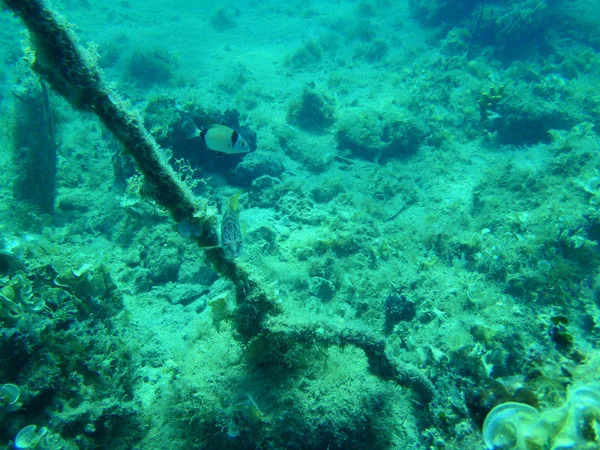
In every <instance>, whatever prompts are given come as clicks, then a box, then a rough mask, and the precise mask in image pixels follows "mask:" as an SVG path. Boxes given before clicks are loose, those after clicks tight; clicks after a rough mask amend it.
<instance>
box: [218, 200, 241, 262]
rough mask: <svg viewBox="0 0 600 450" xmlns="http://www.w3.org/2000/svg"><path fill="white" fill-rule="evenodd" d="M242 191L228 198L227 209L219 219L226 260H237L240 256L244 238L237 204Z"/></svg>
mask: <svg viewBox="0 0 600 450" xmlns="http://www.w3.org/2000/svg"><path fill="white" fill-rule="evenodd" d="M240 195H242V191H241V190H240V191H239V192H238V193H237V194H235V195H232V196H231V197H229V201H228V202H227V209H226V210H225V213H224V214H223V218H222V219H221V247H222V248H223V251H224V252H225V257H226V258H228V259H233V258H237V257H238V256H240V255H241V254H242V250H243V247H244V245H243V244H244V242H243V241H244V238H243V237H242V229H241V227H240V219H239V215H238V204H239V200H240Z"/></svg>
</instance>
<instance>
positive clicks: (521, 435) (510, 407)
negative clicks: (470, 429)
mask: <svg viewBox="0 0 600 450" xmlns="http://www.w3.org/2000/svg"><path fill="white" fill-rule="evenodd" d="M539 420H540V414H539V412H538V410H537V409H535V408H534V407H532V406H529V405H526V404H524V403H517V402H507V403H502V404H501V405H498V406H497V407H495V408H494V409H492V410H491V411H490V413H489V414H488V415H487V417H486V418H485V422H484V423H483V440H484V442H485V444H486V446H487V448H488V449H490V450H493V449H496V448H503V449H509V448H510V449H514V450H527V449H528V448H530V447H529V446H530V445H531V442H534V441H535V440H537V439H538V436H536V434H535V433H534V431H533V430H534V427H535V426H536V425H537V424H538V422H539Z"/></svg>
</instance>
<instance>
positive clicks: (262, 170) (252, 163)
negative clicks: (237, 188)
mask: <svg viewBox="0 0 600 450" xmlns="http://www.w3.org/2000/svg"><path fill="white" fill-rule="evenodd" d="M283 170H284V166H283V163H282V162H281V160H280V159H279V157H277V156H276V155H275V154H273V153H263V152H252V153H250V154H248V155H247V156H246V157H245V158H244V159H243V160H242V161H241V162H240V163H239V164H238V165H237V166H236V167H235V169H234V170H233V176H234V179H235V182H236V184H239V185H242V186H250V184H251V183H252V182H253V181H254V180H255V179H257V178H259V177H264V176H269V177H274V178H277V177H279V176H280V175H281V174H282V173H283Z"/></svg>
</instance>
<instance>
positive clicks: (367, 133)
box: [337, 110, 427, 162]
mask: <svg viewBox="0 0 600 450" xmlns="http://www.w3.org/2000/svg"><path fill="white" fill-rule="evenodd" d="M426 135H427V128H426V127H425V126H424V125H423V124H422V123H421V122H420V121H419V120H418V119H415V118H411V119H409V118H408V117H404V116H402V115H398V116H396V115H394V114H384V113H380V112H377V111H375V110H365V111H362V112H361V113H359V114H356V115H349V116H346V117H345V118H344V119H343V120H342V122H341V124H340V127H339V129H338V133H337V141H338V147H339V148H340V149H342V150H349V151H350V153H351V154H352V155H353V156H357V157H360V158H363V159H367V160H371V161H378V162H385V161H387V160H390V159H394V158H403V157H407V156H410V155H413V154H415V153H416V152H417V150H418V149H419V146H420V144H421V143H422V141H423V139H424V138H425V136H426Z"/></svg>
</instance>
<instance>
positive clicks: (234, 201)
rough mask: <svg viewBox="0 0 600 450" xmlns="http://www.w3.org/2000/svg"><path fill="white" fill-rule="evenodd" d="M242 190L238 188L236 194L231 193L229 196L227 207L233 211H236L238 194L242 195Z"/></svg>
mask: <svg viewBox="0 0 600 450" xmlns="http://www.w3.org/2000/svg"><path fill="white" fill-rule="evenodd" d="M242 191H243V189H240V190H239V191H238V192H237V193H236V194H233V195H232V196H231V197H229V201H228V204H229V207H230V208H231V209H233V210H234V211H237V209H238V205H239V203H240V195H242Z"/></svg>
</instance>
